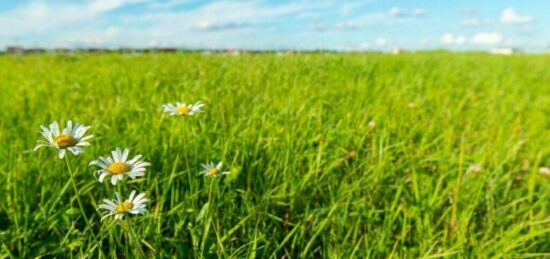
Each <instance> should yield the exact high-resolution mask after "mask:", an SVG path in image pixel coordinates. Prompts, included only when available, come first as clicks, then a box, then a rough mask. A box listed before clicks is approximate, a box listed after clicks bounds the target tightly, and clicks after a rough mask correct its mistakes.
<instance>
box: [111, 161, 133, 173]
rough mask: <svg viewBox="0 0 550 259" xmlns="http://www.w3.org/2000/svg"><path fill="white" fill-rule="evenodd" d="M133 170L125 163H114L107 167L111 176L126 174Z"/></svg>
mask: <svg viewBox="0 0 550 259" xmlns="http://www.w3.org/2000/svg"><path fill="white" fill-rule="evenodd" d="M130 170H131V168H130V166H129V165H128V164H126V163H124V162H114V163H112V164H110V165H109V166H107V171H109V173H111V174H125V173H128V172H130Z"/></svg>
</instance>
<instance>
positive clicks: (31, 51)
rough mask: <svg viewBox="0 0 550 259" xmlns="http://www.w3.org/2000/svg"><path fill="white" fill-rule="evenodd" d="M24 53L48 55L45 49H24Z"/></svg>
mask: <svg viewBox="0 0 550 259" xmlns="http://www.w3.org/2000/svg"><path fill="white" fill-rule="evenodd" d="M23 52H24V53H25V54H41V53H46V49H43V48H31V49H24V50H23Z"/></svg>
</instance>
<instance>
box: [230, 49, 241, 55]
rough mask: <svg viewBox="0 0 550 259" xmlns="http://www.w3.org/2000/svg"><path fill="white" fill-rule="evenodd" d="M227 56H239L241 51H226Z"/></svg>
mask: <svg viewBox="0 0 550 259" xmlns="http://www.w3.org/2000/svg"><path fill="white" fill-rule="evenodd" d="M227 55H229V56H239V55H241V51H240V50H239V49H227Z"/></svg>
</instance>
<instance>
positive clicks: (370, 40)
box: [0, 0, 550, 52]
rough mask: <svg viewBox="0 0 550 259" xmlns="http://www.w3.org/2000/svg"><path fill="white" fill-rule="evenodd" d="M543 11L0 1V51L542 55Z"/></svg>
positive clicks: (545, 39) (433, 4)
mask: <svg viewBox="0 0 550 259" xmlns="http://www.w3.org/2000/svg"><path fill="white" fill-rule="evenodd" d="M549 11H550V2H548V0H530V1H519V0H464V1H452V0H448V1H440V0H431V1H428V0H419V1H411V0H386V1H382V0H379V1H376V0H363V1H328V0H324V1H323V0H317V1H314V0H299V1H273V0H271V1H225V0H220V1H197V0H165V1H159V0H89V1H84V0H80V1H68V0H52V1H45V0H31V1H20V0H19V1H16V0H2V1H0V25H2V26H0V48H3V47H5V46H8V45H22V46H25V47H109V48H117V47H163V46H176V47H189V48H244V49H332V50H389V49H392V48H394V47H401V48H405V49H435V48H446V49H453V50H472V49H481V50H483V49H491V48H495V47H516V48H520V49H523V50H526V51H537V52H540V51H546V50H547V49H548V48H549V47H550V26H548V25H550V15H549ZM545 25H546V26H545Z"/></svg>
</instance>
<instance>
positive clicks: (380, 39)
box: [374, 37, 388, 46]
mask: <svg viewBox="0 0 550 259" xmlns="http://www.w3.org/2000/svg"><path fill="white" fill-rule="evenodd" d="M374 43H376V45H378V46H386V45H387V44H388V40H387V39H386V38H384V37H378V38H376V39H375V40H374Z"/></svg>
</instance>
